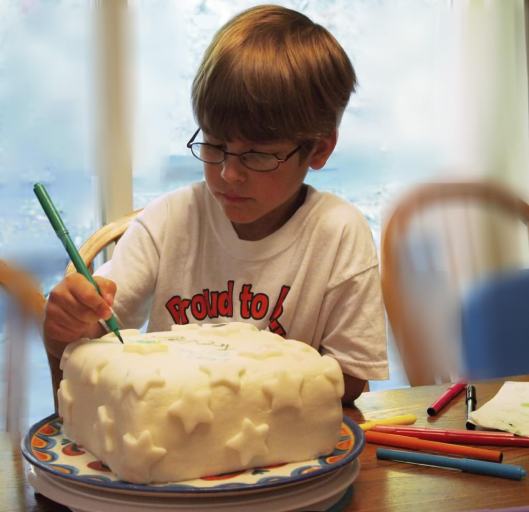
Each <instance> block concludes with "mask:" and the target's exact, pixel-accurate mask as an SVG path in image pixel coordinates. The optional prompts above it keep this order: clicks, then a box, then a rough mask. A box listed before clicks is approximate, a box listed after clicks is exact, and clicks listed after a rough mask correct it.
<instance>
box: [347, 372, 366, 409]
mask: <svg viewBox="0 0 529 512" xmlns="http://www.w3.org/2000/svg"><path fill="white" fill-rule="evenodd" d="M343 379H344V385H345V391H344V394H343V397H342V403H343V404H344V405H345V406H351V405H352V403H353V402H354V401H355V400H356V399H357V398H358V397H359V396H360V394H361V393H362V391H364V389H365V387H366V382H367V381H366V380H364V379H357V378H356V377H352V376H351V375H347V374H346V373H344V375H343Z"/></svg>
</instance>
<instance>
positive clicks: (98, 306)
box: [68, 274, 112, 318]
mask: <svg viewBox="0 0 529 512" xmlns="http://www.w3.org/2000/svg"><path fill="white" fill-rule="evenodd" d="M68 290H69V292H70V294H71V296H72V297H73V299H74V302H76V303H77V305H78V306H81V308H79V307H77V308H75V309H76V311H77V314H81V315H82V317H83V318H84V317H85V315H84V313H83V311H82V307H83V306H84V307H85V308H88V309H90V310H92V311H93V312H94V313H95V314H96V315H97V318H108V317H110V315H111V314H112V312H111V311H110V308H109V306H108V304H107V302H106V301H105V299H104V298H103V297H101V295H99V293H98V292H97V290H96V288H95V286H94V285H93V284H92V283H91V282H90V281H88V279H86V278H85V277H84V276H82V275H81V274H78V277H77V278H76V279H75V280H74V279H72V280H71V282H70V283H69V286H68Z"/></svg>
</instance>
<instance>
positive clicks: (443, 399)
mask: <svg viewBox="0 0 529 512" xmlns="http://www.w3.org/2000/svg"><path fill="white" fill-rule="evenodd" d="M466 385H467V383H466V381H462V380H461V381H459V382H456V383H455V384H452V385H451V386H450V387H449V388H448V389H447V390H446V391H445V392H444V393H443V394H442V395H441V396H440V397H439V398H438V399H437V400H436V401H435V402H434V403H433V404H432V405H430V407H428V409H426V412H427V413H428V415H429V416H435V415H436V414H437V413H438V412H439V411H440V410H441V409H442V408H443V407H444V406H445V405H446V404H447V403H448V402H450V400H452V398H454V397H455V396H457V395H458V394H459V393H461V391H463V390H464V389H465V387H466Z"/></svg>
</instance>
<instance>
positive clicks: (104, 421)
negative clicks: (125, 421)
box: [95, 405, 114, 452]
mask: <svg viewBox="0 0 529 512" xmlns="http://www.w3.org/2000/svg"><path fill="white" fill-rule="evenodd" d="M95 427H96V430H97V431H98V432H99V435H100V436H101V438H102V439H103V448H104V450H105V451H106V452H112V451H114V420H113V419H112V418H111V417H110V416H109V414H108V408H107V407H106V406H105V405H100V406H99V407H98V408H97V422H96V424H95Z"/></svg>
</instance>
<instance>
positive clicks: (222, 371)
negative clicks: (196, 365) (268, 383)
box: [200, 364, 246, 393]
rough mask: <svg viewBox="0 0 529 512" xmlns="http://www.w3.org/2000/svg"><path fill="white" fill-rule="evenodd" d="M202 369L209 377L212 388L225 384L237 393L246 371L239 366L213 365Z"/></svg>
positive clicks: (203, 366) (204, 366) (201, 367)
mask: <svg viewBox="0 0 529 512" xmlns="http://www.w3.org/2000/svg"><path fill="white" fill-rule="evenodd" d="M200 369H201V370H202V371H203V372H204V373H205V374H206V375H207V376H208V377H209V382H210V384H211V385H212V386H218V385H220V384H223V385H224V386H227V387H228V388H230V389H231V390H232V391H233V392H234V393H237V392H238V391H239V389H240V387H241V377H242V376H243V375H244V373H245V372H246V369H245V368H243V367H242V366H238V365H227V364H211V365H207V366H206V365H202V366H200Z"/></svg>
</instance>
